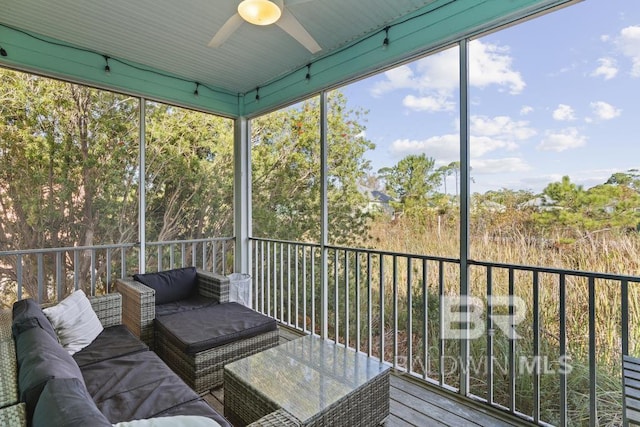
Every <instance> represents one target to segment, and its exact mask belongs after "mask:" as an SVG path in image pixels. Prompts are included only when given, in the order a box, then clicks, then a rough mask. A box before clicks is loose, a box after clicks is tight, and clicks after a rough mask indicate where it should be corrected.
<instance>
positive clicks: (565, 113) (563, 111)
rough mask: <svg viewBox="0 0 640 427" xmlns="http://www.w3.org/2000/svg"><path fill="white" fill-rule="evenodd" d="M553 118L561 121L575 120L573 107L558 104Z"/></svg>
mask: <svg viewBox="0 0 640 427" xmlns="http://www.w3.org/2000/svg"><path fill="white" fill-rule="evenodd" d="M553 119H554V120H558V121H560V122H566V121H571V120H575V119H576V116H575V114H574V111H573V108H571V106H569V105H566V104H558V108H556V109H555V110H554V111H553Z"/></svg>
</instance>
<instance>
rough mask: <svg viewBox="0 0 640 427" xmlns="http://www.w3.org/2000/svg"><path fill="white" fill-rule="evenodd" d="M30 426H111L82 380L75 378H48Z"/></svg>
mask: <svg viewBox="0 0 640 427" xmlns="http://www.w3.org/2000/svg"><path fill="white" fill-rule="evenodd" d="M32 426H33V427H47V426H61V427H62V426H63V427H86V426H92V427H107V426H108V427H111V423H110V422H109V420H107V418H106V417H105V416H104V415H103V414H102V412H100V410H98V407H97V406H96V404H95V402H94V401H93V399H92V398H91V395H89V392H88V391H87V388H86V387H85V386H84V383H83V382H82V381H80V380H79V379H77V378H54V379H51V380H49V381H47V384H46V385H45V386H44V388H43V389H42V394H40V399H39V400H38V404H37V405H36V407H35V411H34V413H33V424H32Z"/></svg>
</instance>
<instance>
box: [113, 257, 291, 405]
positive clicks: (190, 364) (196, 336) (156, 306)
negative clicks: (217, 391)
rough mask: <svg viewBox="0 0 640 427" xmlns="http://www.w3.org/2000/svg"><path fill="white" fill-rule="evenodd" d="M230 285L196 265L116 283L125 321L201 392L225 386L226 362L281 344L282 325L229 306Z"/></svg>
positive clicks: (246, 310) (254, 313)
mask: <svg viewBox="0 0 640 427" xmlns="http://www.w3.org/2000/svg"><path fill="white" fill-rule="evenodd" d="M142 282H145V283H146V284H143V283H142ZM183 285H184V286H183ZM229 286H230V281H229V279H228V278H227V277H225V276H222V275H219V274H214V273H210V272H205V271H203V270H200V269H195V268H193V267H187V268H181V269H173V270H167V271H163V272H158V273H149V274H145V275H135V276H134V277H133V278H131V279H121V280H118V281H116V289H117V290H118V292H120V293H121V294H122V295H123V307H124V313H123V316H124V319H123V320H124V323H125V324H126V325H127V326H128V327H129V329H130V330H132V331H134V333H136V334H137V335H138V336H139V337H140V338H141V339H142V340H143V341H144V342H146V343H147V344H148V345H149V347H151V348H152V349H153V350H154V351H155V352H156V353H157V354H158V355H159V356H160V357H161V358H162V360H164V361H165V362H166V363H167V365H169V367H170V368H171V369H173V371H174V372H176V373H177V374H178V375H179V376H180V377H181V378H182V379H183V380H184V381H185V382H186V383H187V384H188V385H189V386H190V387H191V388H193V389H194V390H195V391H196V392H197V393H201V394H202V393H206V392H207V391H209V390H211V389H213V388H216V387H219V386H221V385H222V383H223V372H224V370H223V368H224V365H225V364H228V363H231V362H233V361H235V360H238V359H241V358H244V357H247V356H250V355H252V354H255V353H258V352H260V351H262V350H266V349H268V348H271V347H274V346H276V345H277V344H278V340H279V335H278V328H277V323H276V321H275V320H274V319H272V318H270V317H268V316H264V315H262V314H260V313H257V312H256V311H254V310H251V309H250V308H247V307H244V306H242V305H240V304H237V303H235V302H229ZM190 287H192V288H193V290H192V291H185V290H184V289H189V288H190ZM176 288H177V289H176Z"/></svg>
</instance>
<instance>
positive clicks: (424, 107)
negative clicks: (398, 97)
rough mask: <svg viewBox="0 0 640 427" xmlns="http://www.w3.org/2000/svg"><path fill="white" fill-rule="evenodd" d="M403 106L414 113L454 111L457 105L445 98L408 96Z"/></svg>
mask: <svg viewBox="0 0 640 427" xmlns="http://www.w3.org/2000/svg"><path fill="white" fill-rule="evenodd" d="M402 105H404V106H405V107H407V108H409V109H411V110H414V111H429V112H436V111H453V110H454V108H455V106H456V104H455V103H454V102H452V101H449V100H447V98H446V97H444V96H420V97H418V96H413V95H407V96H405V97H404V99H403V100H402Z"/></svg>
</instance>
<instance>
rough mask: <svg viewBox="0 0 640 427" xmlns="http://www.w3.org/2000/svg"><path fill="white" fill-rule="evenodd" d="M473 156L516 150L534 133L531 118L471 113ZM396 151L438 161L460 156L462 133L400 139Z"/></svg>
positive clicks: (392, 146)
mask: <svg viewBox="0 0 640 427" xmlns="http://www.w3.org/2000/svg"><path fill="white" fill-rule="evenodd" d="M470 124H471V141H470V145H471V157H472V158H478V157H482V156H484V155H485V154H487V153H491V152H494V151H496V150H506V151H513V150H515V149H517V148H518V144H517V142H519V141H523V140H526V139H529V138H531V137H533V136H534V135H535V134H536V131H535V130H534V129H532V128H531V127H529V122H527V121H522V120H519V121H514V120H512V119H511V118H510V117H507V116H496V117H486V116H471V118H470ZM390 151H391V153H392V154H393V155H395V156H399V157H404V156H407V155H409V154H421V153H425V154H426V155H427V156H429V157H433V158H434V159H436V160H438V161H442V162H444V161H447V162H450V161H454V160H458V157H459V153H460V135H459V134H457V133H455V134H447V135H438V136H433V137H430V138H427V139H422V140H416V139H397V140H395V141H393V142H392V143H391V146H390Z"/></svg>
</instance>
